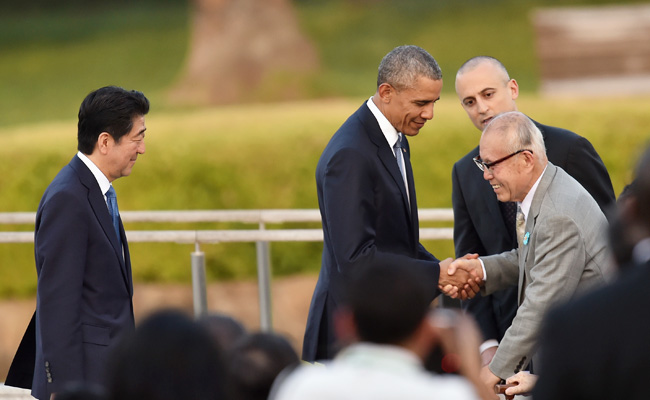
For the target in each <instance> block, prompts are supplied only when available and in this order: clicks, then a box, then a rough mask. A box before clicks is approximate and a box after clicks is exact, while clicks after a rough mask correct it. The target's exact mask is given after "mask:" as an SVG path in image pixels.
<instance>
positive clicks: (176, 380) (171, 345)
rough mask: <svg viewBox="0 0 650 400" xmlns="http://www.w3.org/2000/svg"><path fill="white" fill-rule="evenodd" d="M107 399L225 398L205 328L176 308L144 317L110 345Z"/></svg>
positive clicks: (218, 356)
mask: <svg viewBox="0 0 650 400" xmlns="http://www.w3.org/2000/svg"><path fill="white" fill-rule="evenodd" d="M115 350H116V351H115V352H114V353H113V354H112V357H111V360H110V363H109V366H108V375H107V376H108V379H107V391H108V394H109V399H111V400H141V399H148V400H175V399H185V400H205V399H211V400H218V399H223V398H225V396H226V388H225V385H226V382H225V375H226V371H225V367H224V364H223V356H222V353H221V352H220V351H219V349H218V347H217V345H216V343H215V342H214V340H213V339H212V338H211V337H210V335H209V334H208V332H207V331H206V330H205V329H204V328H203V327H202V326H200V325H199V324H198V323H196V322H195V321H193V320H192V319H190V318H189V317H188V316H186V315H184V314H183V313H181V312H180V311H175V310H162V311H158V312H156V313H155V314H152V315H151V316H149V317H147V318H146V319H145V320H144V321H143V322H142V323H141V324H140V325H139V326H138V327H137V328H136V330H135V332H133V334H132V335H130V336H127V337H126V338H125V339H124V340H123V341H122V343H121V344H120V345H119V346H118V348H116V349H115Z"/></svg>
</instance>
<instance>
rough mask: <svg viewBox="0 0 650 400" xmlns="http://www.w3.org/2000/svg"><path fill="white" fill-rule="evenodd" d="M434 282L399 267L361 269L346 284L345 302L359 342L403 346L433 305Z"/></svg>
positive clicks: (417, 273)
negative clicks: (352, 319) (430, 283)
mask: <svg viewBox="0 0 650 400" xmlns="http://www.w3.org/2000/svg"><path fill="white" fill-rule="evenodd" d="M432 274H433V272H432ZM430 281H431V279H429V277H425V276H422V274H421V272H420V271H417V270H414V269H412V268H405V267H402V266H399V265H390V264H387V263H382V264H379V263H377V264H375V265H370V266H365V267H360V269H359V271H357V272H356V273H353V274H352V275H351V277H350V279H349V280H348V281H347V283H346V284H345V287H344V290H345V295H344V301H343V302H344V306H345V307H347V308H348V309H349V310H350V311H351V312H352V315H353V318H354V321H355V324H356V329H357V335H358V336H359V338H360V339H361V340H362V341H364V342H371V343H378V344H399V343H400V342H402V341H403V340H405V339H407V338H408V337H409V336H411V335H412V334H413V333H415V331H416V330H417V328H418V327H419V326H420V324H421V323H422V321H423V320H424V318H425V317H426V315H427V313H428V310H429V306H430V304H431V293H432V292H433V288H429V287H428V286H427V282H430Z"/></svg>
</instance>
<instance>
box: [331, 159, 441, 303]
mask: <svg viewBox="0 0 650 400" xmlns="http://www.w3.org/2000/svg"><path fill="white" fill-rule="evenodd" d="M324 168H325V169H324V171H322V173H321V176H320V182H319V186H320V187H319V190H321V191H322V202H323V204H321V208H322V209H323V210H324V221H323V222H324V223H325V224H326V225H327V231H326V232H327V233H326V234H327V235H328V237H326V238H325V240H326V241H327V243H328V244H329V246H330V247H331V248H330V249H329V250H330V251H331V252H332V254H333V256H334V258H335V260H336V265H337V266H338V268H339V271H337V272H338V274H340V275H343V276H344V275H346V274H349V273H350V272H351V271H353V270H354V269H355V268H358V267H363V266H372V265H373V264H375V263H378V262H382V263H391V264H393V265H396V266H401V267H405V268H415V269H417V270H419V271H420V272H421V273H422V275H423V276H425V277H426V279H428V280H429V281H430V282H429V284H430V286H431V287H432V293H433V295H434V297H435V296H437V295H438V294H439V290H438V278H439V274H440V267H439V264H438V262H437V261H434V260H431V259H430V258H429V259H419V258H418V257H419V256H421V257H425V255H424V254H423V253H422V252H421V251H418V254H413V256H409V255H407V254H404V253H405V252H403V251H401V252H400V251H399V249H406V248H413V249H414V247H413V245H412V244H411V240H410V239H409V237H408V232H401V231H395V232H391V235H390V237H383V236H386V235H385V234H382V237H380V236H379V235H378V234H377V232H378V231H381V232H386V231H387V230H388V229H389V228H388V227H387V226H377V224H380V223H384V224H386V223H387V222H386V221H390V220H393V218H388V217H387V216H386V215H383V216H380V213H391V212H395V213H399V212H402V210H401V209H396V210H386V209H381V208H382V207H380V206H378V204H377V201H378V197H380V196H382V195H384V196H390V195H391V194H389V193H383V194H381V193H379V194H377V193H376V191H377V190H378V188H377V187H376V186H375V182H376V180H378V179H379V178H378V177H377V176H376V175H375V174H378V172H377V171H376V166H375V165H374V164H372V165H371V163H370V161H369V160H368V159H367V157H366V156H364V155H363V154H361V152H360V151H358V150H356V149H353V148H344V149H340V150H339V151H337V152H336V153H335V154H334V155H333V156H332V157H331V158H330V159H329V160H328V162H327V164H326V165H325V166H324ZM383 189H384V188H380V189H379V190H383ZM396 190H397V188H396ZM396 208H397V207H396ZM398 218H401V216H399V215H398V216H394V219H395V220H397V219H398ZM404 218H405V219H406V218H407V216H406V215H405V216H404ZM378 221H379V222H378ZM398 225H399V224H396V226H398ZM406 226H407V225H404V229H406V228H405V227H406ZM427 258H428V257H427Z"/></svg>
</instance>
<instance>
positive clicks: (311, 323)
mask: <svg viewBox="0 0 650 400" xmlns="http://www.w3.org/2000/svg"><path fill="white" fill-rule="evenodd" d="M441 89H442V73H441V71H440V67H439V66H438V64H437V62H436V61H435V60H434V58H433V57H431V55H429V53H427V52H426V51H425V50H423V49H421V48H419V47H417V46H400V47H397V48H395V49H394V50H392V51H391V52H390V53H389V54H387V55H386V56H385V57H384V59H383V60H382V62H381V64H380V65H379V73H378V78H377V91H376V93H375V94H374V96H372V97H371V98H370V99H369V100H368V101H367V102H365V103H364V104H362V105H361V107H360V108H359V109H358V110H357V111H356V112H355V113H354V114H353V115H352V116H351V117H350V118H348V120H347V121H346V122H345V123H344V124H343V125H342V126H341V127H340V128H339V130H338V131H337V132H336V133H335V134H334V136H333V137H332V139H331V140H330V142H329V143H328V145H327V147H326V148H325V150H324V151H323V153H322V155H321V157H320V160H319V162H318V166H317V167H316V184H317V187H318V203H319V207H320V212H321V217H322V223H323V233H324V248H323V259H322V266H321V271H320V276H319V278H318V282H317V284H316V289H315V290H314V295H313V298H312V301H311V306H310V310H309V316H308V320H307V328H306V331H305V339H304V343H303V355H302V356H303V359H304V360H306V361H314V360H318V359H330V358H332V357H333V356H334V354H335V353H336V350H337V349H338V347H339V346H338V345H337V344H336V343H335V335H334V329H333V326H332V324H333V321H332V315H333V312H334V311H335V309H336V308H337V307H338V306H339V305H340V302H341V282H342V281H345V280H346V279H347V278H348V277H349V274H350V273H352V272H354V271H355V270H357V269H359V268H361V267H372V265H373V264H374V263H376V261H377V260H382V261H384V262H388V263H390V264H392V265H397V266H400V267H402V268H415V269H419V270H422V271H425V274H424V275H425V276H427V277H428V279H429V280H430V281H429V282H428V283H429V286H430V287H431V297H432V299H433V297H434V296H436V295H437V294H438V289H437V285H438V280H439V277H440V279H441V280H444V278H445V276H446V273H445V271H446V267H447V266H448V264H449V262H450V261H451V260H450V259H448V260H445V261H443V262H439V261H438V260H437V259H436V258H435V257H434V256H433V255H431V253H429V252H428V251H426V250H425V249H424V247H423V246H422V245H421V244H420V243H419V225H418V207H417V201H416V198H415V186H414V181H413V171H412V169H411V163H410V153H409V144H408V141H407V140H406V137H405V136H415V135H417V134H418V132H419V131H420V129H421V128H422V127H423V126H424V124H425V123H426V122H427V121H428V120H430V119H431V118H433V106H434V103H435V102H436V101H437V100H438V99H439V98H440V90H441Z"/></svg>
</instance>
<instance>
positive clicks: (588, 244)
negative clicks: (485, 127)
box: [481, 162, 614, 379]
mask: <svg viewBox="0 0 650 400" xmlns="http://www.w3.org/2000/svg"><path fill="white" fill-rule="evenodd" d="M525 232H527V235H528V236H529V237H528V241H527V242H526V241H524V245H523V246H522V248H520V249H515V250H512V251H509V252H504V253H501V254H497V255H493V256H488V257H481V259H482V260H483V262H484V264H485V270H486V275H487V279H486V282H485V288H484V292H485V293H486V294H490V293H492V292H494V291H496V290H500V289H503V288H505V287H507V286H509V285H514V284H517V285H518V288H519V293H518V299H519V308H518V309H517V315H516V316H515V318H514V320H513V322H512V326H511V327H510V328H509V329H508V330H507V331H506V334H505V336H504V337H503V340H502V341H501V343H500V344H499V348H498V350H497V353H496V354H495V356H494V359H493V360H492V362H491V363H490V370H491V371H492V372H493V373H494V374H495V375H497V376H499V377H501V378H504V379H505V378H507V377H509V376H511V375H512V374H513V373H514V370H515V368H517V366H520V367H524V366H525V365H527V364H528V362H529V361H530V360H531V358H532V357H533V356H534V354H535V350H536V343H537V336H538V332H539V327H540V323H541V321H542V318H543V317H544V315H545V313H546V311H548V309H549V308H550V307H551V306H552V305H555V304H557V303H560V302H564V301H566V300H568V299H570V298H572V297H574V296H575V295H576V294H579V293H581V292H583V291H585V290H586V289H589V288H592V287H595V286H600V285H602V284H604V283H605V282H606V281H608V280H610V278H611V277H612V276H613V273H614V264H613V260H612V258H611V256H610V253H609V250H608V247H607V220H606V219H605V215H604V214H603V213H602V211H601V210H600V207H599V206H598V204H597V203H596V201H595V200H594V199H593V198H592V197H591V195H590V194H589V193H588V192H587V191H586V190H585V189H584V188H583V187H582V186H581V185H580V184H579V183H578V182H577V181H576V180H575V179H573V178H572V177H571V176H570V175H569V174H567V173H566V172H564V170H563V169H561V168H559V167H556V166H554V165H553V164H551V163H550V162H549V163H548V167H547V169H546V171H545V172H544V175H543V176H542V179H541V181H540V183H539V186H538V187H537V191H536V192H535V195H534V197H533V202H532V204H531V207H530V211H529V213H528V218H527V219H526V231H525ZM524 357H525V359H524ZM522 360H524V361H523V362H522Z"/></svg>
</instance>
